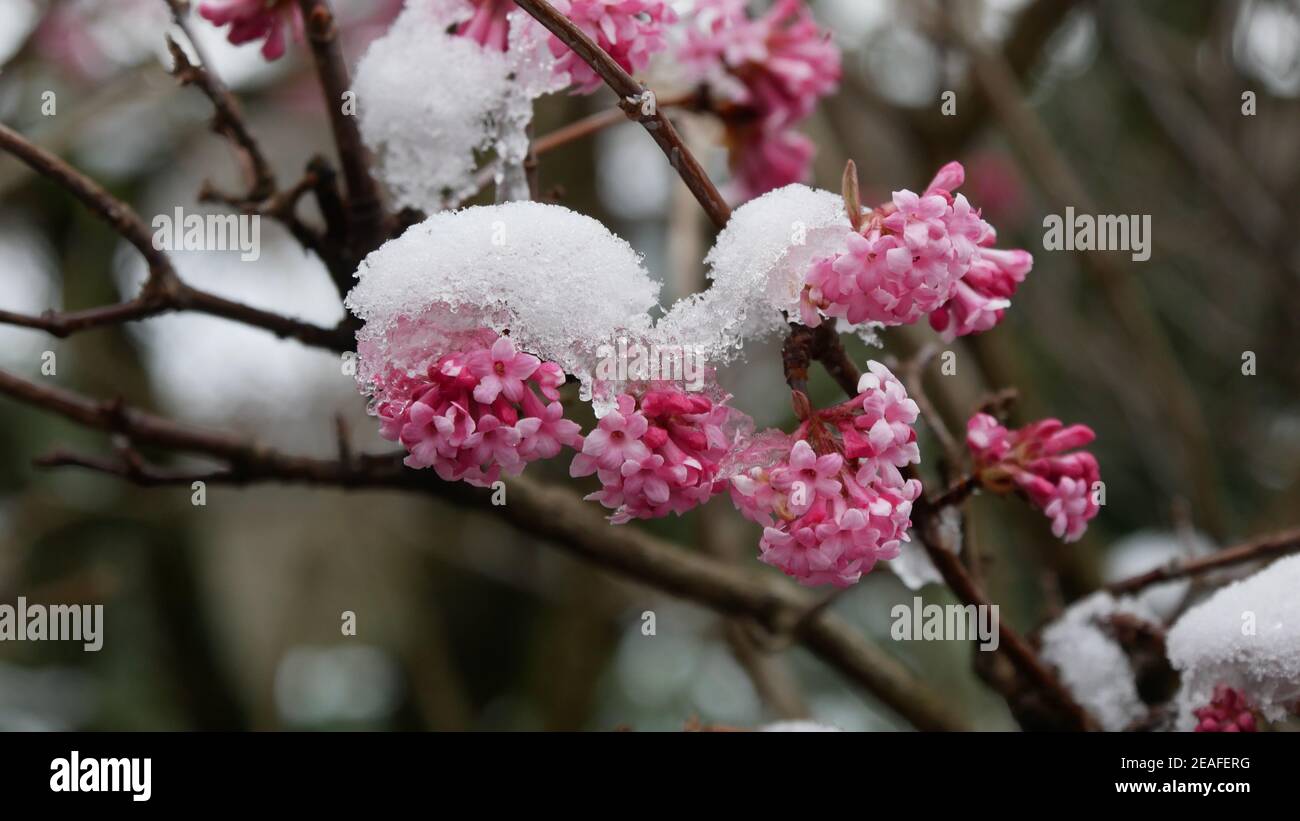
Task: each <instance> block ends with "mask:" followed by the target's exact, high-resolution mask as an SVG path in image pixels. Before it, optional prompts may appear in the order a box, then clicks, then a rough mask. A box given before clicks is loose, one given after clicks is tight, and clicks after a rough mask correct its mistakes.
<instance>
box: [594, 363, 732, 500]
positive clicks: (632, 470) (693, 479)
mask: <svg viewBox="0 0 1300 821" xmlns="http://www.w3.org/2000/svg"><path fill="white" fill-rule="evenodd" d="M752 427H753V423H752V420H750V419H749V417H748V416H745V415H744V414H742V413H740V412H739V411H737V410H735V409H734V408H731V407H729V406H728V405H727V404H726V397H720V398H719V400H718V401H714V400H713V399H711V398H710V397H708V396H706V395H704V394H703V393H687V392H685V391H683V390H681V389H680V388H677V387H674V386H659V387H654V388H651V389H649V390H646V391H644V392H643V393H641V394H640V395H639V396H634V395H633V394H630V393H625V394H622V395H620V396H619V397H618V400H617V407H616V408H615V409H614V410H612V411H610V412H609V413H607V414H605V416H603V417H602V418H601V420H600V422H599V424H598V425H597V427H596V429H595V430H594V431H592V432H591V433H589V434H588V435H587V437H586V439H585V440H584V441H583V443H582V452H581V453H579V454H578V455H577V456H575V457H574V458H573V464H572V466H571V467H570V473H571V475H573V476H574V477H581V476H590V475H591V474H593V473H595V474H596V475H597V477H598V478H599V479H600V483H601V489H600V490H599V491H597V492H596V493H593V494H591V495H590V496H588V497H587V498H588V499H592V500H596V501H599V502H600V503H601V504H602V505H604V506H605V507H607V508H610V509H611V510H613V511H614V513H613V515H611V516H610V521H612V522H614V523H615V524H623V523H624V522H628V521H631V520H632V519H656V518H659V517H661V516H666V515H668V514H669V513H676V514H679V515H680V514H682V513H685V512H686V511H688V510H690V509H691V508H693V507H695V506H696V505H700V504H703V503H704V502H707V501H708V500H709V499H710V498H712V497H713V495H714V494H716V493H718V492H720V491H722V490H723V489H724V488H725V487H726V481H725V480H724V479H721V478H719V475H718V471H719V468H720V466H721V464H722V460H723V459H724V458H725V457H726V456H727V455H728V454H729V453H730V452H731V450H732V448H733V447H734V446H735V443H736V442H737V441H738V440H739V439H740V438H741V437H743V436H745V435H746V434H748V432H749V431H750V430H751V429H752Z"/></svg>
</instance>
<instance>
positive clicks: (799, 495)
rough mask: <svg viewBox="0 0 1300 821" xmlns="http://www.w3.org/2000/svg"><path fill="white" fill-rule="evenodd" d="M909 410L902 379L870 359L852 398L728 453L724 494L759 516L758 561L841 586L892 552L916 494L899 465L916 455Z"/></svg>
mask: <svg viewBox="0 0 1300 821" xmlns="http://www.w3.org/2000/svg"><path fill="white" fill-rule="evenodd" d="M916 417H917V406H916V403H915V402H914V401H912V400H911V399H909V398H908V396H907V392H906V391H905V390H904V388H903V385H902V383H901V382H899V381H898V379H896V378H895V377H894V375H893V374H892V373H890V371H889V369H888V368H886V367H885V366H884V365H881V364H880V363H878V362H870V363H868V372H867V373H865V374H863V376H862V379H861V381H860V382H859V384H858V395H857V396H856V397H854V398H853V399H851V400H849V401H848V402H845V403H843V404H840V405H837V406H835V407H833V408H828V409H825V410H821V411H815V412H813V413H812V414H811V415H810V416H809V417H808V418H807V419H806V420H805V421H804V422H803V423H802V424H801V425H800V426H799V428H798V430H796V431H795V433H794V435H793V436H788V435H785V434H783V433H780V432H779V431H770V432H768V433H766V434H763V435H761V436H758V437H755V439H754V440H753V441H752V442H750V443H749V444H747V445H746V446H745V447H744V448H742V449H741V450H740V451H739V452H738V453H737V454H735V455H734V456H733V457H732V459H731V460H730V466H729V468H728V473H729V474H730V476H731V498H732V501H733V502H735V504H736V507H737V508H738V509H739V510H740V512H741V513H742V514H744V515H745V516H746V517H747V518H749V519H752V520H753V521H756V522H758V523H760V524H762V525H764V529H763V537H762V539H761V541H760V542H759V549H760V551H761V553H762V555H761V557H760V559H761V561H763V562H765V563H766V564H770V565H773V566H774V567H778V568H780V569H781V570H782V572H784V573H785V574H786V575H789V576H793V577H794V578H796V579H798V580H799V581H800V583H802V584H806V585H820V584H833V585H836V586H837V587H847V586H849V585H852V584H855V583H856V582H857V581H858V580H859V579H860V578H861V577H862V575H863V574H864V573H869V572H870V571H871V569H872V567H873V566H874V565H875V563H876V561H877V560H880V559H892V558H894V557H895V556H897V555H898V550H899V545H900V543H902V542H904V541H907V540H908V535H907V530H908V528H909V527H911V518H910V517H911V511H912V502H914V501H915V500H916V499H917V497H918V496H920V494H921V483H920V482H919V481H917V480H916V479H904V478H903V476H902V473H901V472H900V470H899V468H902V467H905V466H907V465H910V464H916V463H918V462H919V461H920V451H919V449H918V447H917V444H916V432H915V431H914V430H913V428H912V425H913V423H914V422H915V421H916Z"/></svg>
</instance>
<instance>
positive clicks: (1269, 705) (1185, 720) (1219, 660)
mask: <svg viewBox="0 0 1300 821" xmlns="http://www.w3.org/2000/svg"><path fill="white" fill-rule="evenodd" d="M1168 652H1169V661H1170V662H1171V663H1172V664H1173V666H1174V668H1175V669H1177V670H1179V671H1181V673H1182V677H1183V686H1182V690H1181V691H1180V693H1179V696H1178V707H1179V717H1180V718H1179V720H1180V723H1181V724H1182V725H1183V726H1191V724H1192V723H1193V719H1192V716H1191V711H1192V709H1194V708H1196V707H1200V706H1204V705H1205V704H1207V703H1209V701H1210V697H1211V695H1212V694H1213V690H1214V686H1215V685H1216V684H1227V685H1229V686H1232V687H1236V688H1238V689H1240V690H1242V691H1243V692H1244V693H1245V695H1246V698H1247V699H1248V700H1249V701H1250V702H1251V703H1252V704H1253V705H1254V706H1255V707H1257V708H1258V709H1259V710H1260V712H1262V713H1263V714H1264V717H1265V718H1266V719H1268V720H1269V721H1276V720H1278V719H1280V718H1282V717H1283V716H1284V715H1285V714H1286V712H1287V705H1288V704H1294V703H1295V702H1296V701H1297V700H1298V699H1300V556H1291V557H1288V558H1285V559H1279V560H1278V561H1276V562H1274V563H1273V564H1271V565H1269V566H1268V567H1267V568H1265V569H1264V570H1261V571H1260V572H1258V573H1256V574H1255V575H1253V576H1251V577H1249V578H1247V579H1243V580H1241V581H1237V582H1234V583H1232V584H1229V585H1227V586H1225V587H1222V588H1220V589H1219V590H1218V591H1216V592H1215V593H1214V595H1212V596H1211V597H1210V598H1208V599H1206V600H1205V601H1204V602H1202V603H1201V604H1199V605H1197V606H1196V607H1194V608H1192V609H1191V610H1188V611H1187V612H1186V613H1185V614H1184V615H1183V617H1182V618H1180V619H1179V620H1178V622H1177V623H1176V624H1175V625H1174V626H1173V627H1172V628H1171V629H1170V630H1169V637H1168Z"/></svg>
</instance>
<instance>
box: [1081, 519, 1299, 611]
mask: <svg viewBox="0 0 1300 821" xmlns="http://www.w3.org/2000/svg"><path fill="white" fill-rule="evenodd" d="M1297 551H1300V528H1296V529H1293V530H1284V531H1282V532H1280V533H1272V534H1269V535H1267V536H1261V537H1259V538H1256V539H1252V540H1250V541H1249V542H1244V543H1242V544H1239V545H1234V546H1233V547H1228V548H1224V549H1223V550H1220V551H1218V552H1217V553H1212V554H1210V555H1209V556H1202V557H1201V558H1199V559H1185V560H1182V561H1178V562H1174V563H1173V564H1170V565H1167V566H1165V567H1157V568H1156V569H1154V570H1149V571H1147V572H1146V573H1143V574H1141V575H1138V576H1134V577H1132V578H1130V579H1124V580H1123V581H1118V582H1115V583H1113V584H1108V585H1106V590H1107V591H1109V592H1110V593H1114V594H1117V595H1118V594H1126V593H1136V592H1137V591H1139V590H1142V589H1144V588H1146V587H1149V586H1151V585H1153V584H1159V583H1160V582H1167V581H1171V580H1173V579H1185V578H1188V577H1190V576H1198V575H1200V574H1202V573H1208V572H1209V571H1211V570H1218V569H1220V568H1224V567H1232V566H1234V565H1238V564H1245V563H1247V562H1255V561H1267V560H1269V559H1276V558H1278V557H1280V556H1285V555H1288V554H1290V553H1295V552H1297Z"/></svg>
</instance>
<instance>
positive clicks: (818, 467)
mask: <svg viewBox="0 0 1300 821" xmlns="http://www.w3.org/2000/svg"><path fill="white" fill-rule="evenodd" d="M843 464H844V457H842V456H840V455H839V454H838V453H827V454H825V455H824V456H818V455H817V454H816V453H815V452H814V451H813V449H812V446H811V445H809V444H808V443H807V442H806V441H804V440H803V439H800V440H799V441H798V442H795V443H794V447H793V448H792V449H791V450H790V458H789V460H788V461H787V462H786V464H785V465H784V466H782V467H778V468H776V469H775V470H773V471H772V479H771V482H772V489H773V490H776V491H779V492H781V493H784V494H786V495H787V496H788V497H789V499H790V502H789V505H788V507H789V509H790V512H792V513H795V514H800V513H804V512H805V511H807V510H808V508H809V507H811V506H812V502H813V500H814V499H816V498H817V495H818V494H821V495H823V496H826V497H830V496H835V495H837V494H838V493H839V492H840V483H839V482H838V481H836V479H835V477H836V476H838V475H839V473H840V468H841V467H842V466H843Z"/></svg>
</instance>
